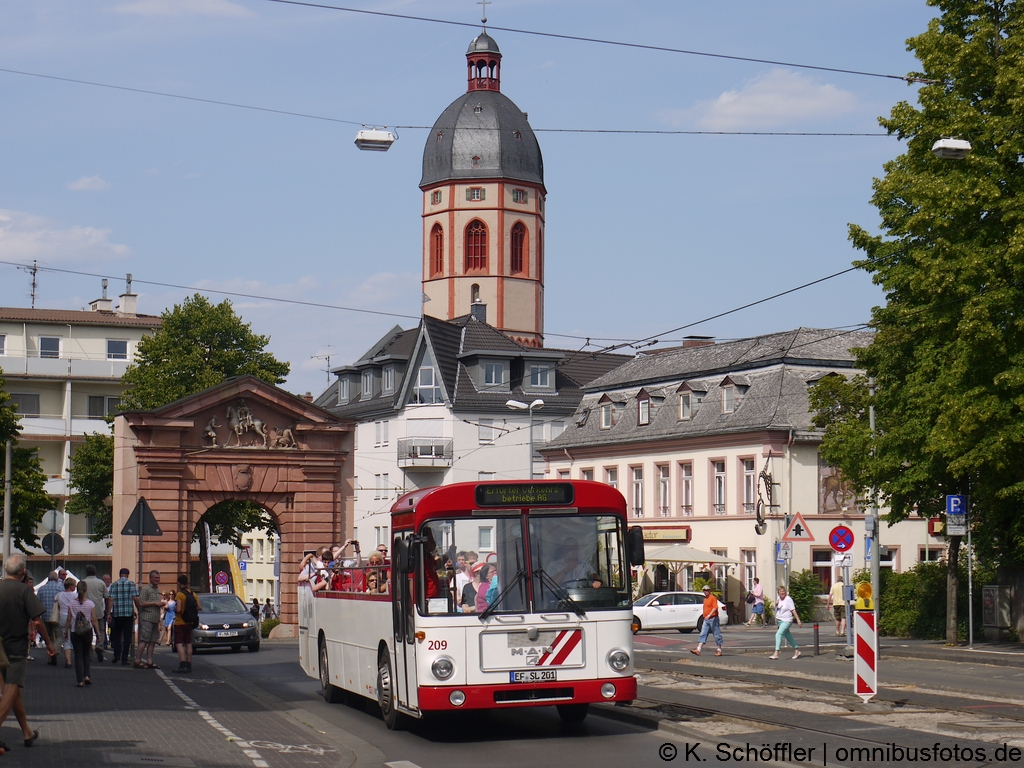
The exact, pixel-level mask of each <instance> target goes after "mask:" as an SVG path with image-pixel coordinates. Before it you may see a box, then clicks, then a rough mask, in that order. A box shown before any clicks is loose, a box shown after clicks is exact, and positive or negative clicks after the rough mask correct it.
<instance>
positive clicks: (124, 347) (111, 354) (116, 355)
mask: <svg viewBox="0 0 1024 768" xmlns="http://www.w3.org/2000/svg"><path fill="white" fill-rule="evenodd" d="M127 359H128V342H127V341H126V340H124V339H107V360H127Z"/></svg>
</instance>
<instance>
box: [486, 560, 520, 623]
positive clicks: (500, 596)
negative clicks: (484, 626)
mask: <svg viewBox="0 0 1024 768" xmlns="http://www.w3.org/2000/svg"><path fill="white" fill-rule="evenodd" d="M525 576H526V571H524V570H523V569H522V568H520V569H519V570H518V571H516V575H515V576H513V577H512V581H510V582H509V583H508V584H506V585H505V588H504V589H503V590H501V591H500V592H498V596H497V597H495V598H494V602H493V603H491V604H490V605H488V606H487V607H486V608H484V609H483V610H482V611H481V612H480V614H479V618H480V621H483V620H484V619H486V618H487V617H488V616H490V615H491V614H492V613H494V612H495V611H496V610H497V609H498V606H499V605H501V601H502V599H504V597H505V595H507V594H508V593H509V592H511V591H512V587H514V586H516V585H517V584H518V583H519V582H520V581H522V580H523V578H525Z"/></svg>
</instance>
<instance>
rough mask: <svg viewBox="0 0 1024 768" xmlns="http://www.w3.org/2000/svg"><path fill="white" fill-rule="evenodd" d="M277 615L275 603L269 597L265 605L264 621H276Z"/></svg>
mask: <svg viewBox="0 0 1024 768" xmlns="http://www.w3.org/2000/svg"><path fill="white" fill-rule="evenodd" d="M276 618H277V613H276V612H275V611H274V603H273V602H272V601H271V599H270V598H269V597H268V598H267V601H266V602H265V603H264V604H263V619H264V621H269V620H270V619H276Z"/></svg>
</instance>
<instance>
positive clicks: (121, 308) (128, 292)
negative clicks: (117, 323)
mask: <svg viewBox="0 0 1024 768" xmlns="http://www.w3.org/2000/svg"><path fill="white" fill-rule="evenodd" d="M125 284H126V285H125V290H124V293H122V294H121V295H120V296H118V298H119V299H120V300H121V303H120V304H118V305H117V314H119V315H121V317H135V311H136V308H137V307H138V301H139V297H138V296H136V295H135V294H134V293H132V276H131V273H129V274H128V277H127V280H125Z"/></svg>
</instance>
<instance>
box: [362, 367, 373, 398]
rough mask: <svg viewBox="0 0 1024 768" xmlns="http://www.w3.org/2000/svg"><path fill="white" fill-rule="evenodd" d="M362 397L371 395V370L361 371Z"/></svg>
mask: <svg viewBox="0 0 1024 768" xmlns="http://www.w3.org/2000/svg"><path fill="white" fill-rule="evenodd" d="M362 394H363V398H364V399H365V398H367V397H371V396H372V395H373V371H363V393H362Z"/></svg>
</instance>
